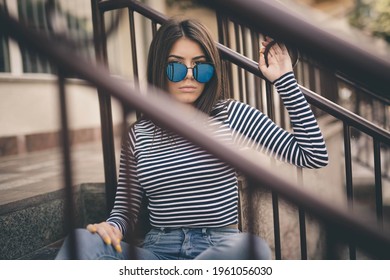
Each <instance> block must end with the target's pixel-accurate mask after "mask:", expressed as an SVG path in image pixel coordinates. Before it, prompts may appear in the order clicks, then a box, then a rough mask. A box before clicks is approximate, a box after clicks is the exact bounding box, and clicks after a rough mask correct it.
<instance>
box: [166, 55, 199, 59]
mask: <svg viewBox="0 0 390 280" xmlns="http://www.w3.org/2000/svg"><path fill="white" fill-rule="evenodd" d="M170 57H173V58H177V59H184V57H182V56H178V55H174V54H171V55H169V56H168V58H170ZM200 58H206V56H205V55H199V56H195V57H193V58H192V60H197V59H200Z"/></svg>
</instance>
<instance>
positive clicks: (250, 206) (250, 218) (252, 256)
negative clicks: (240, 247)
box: [246, 178, 256, 260]
mask: <svg viewBox="0 0 390 280" xmlns="http://www.w3.org/2000/svg"><path fill="white" fill-rule="evenodd" d="M255 184H256V181H255V180H253V179H252V178H248V187H247V199H246V200H247V203H248V205H247V207H248V209H249V211H248V217H247V219H248V221H249V222H248V232H249V233H250V238H249V240H248V242H249V259H251V260H254V259H256V256H255V250H254V248H255V240H254V233H255V231H254V227H253V222H254V219H255V218H256V217H255V215H254V205H253V199H254V190H255V187H254V186H255Z"/></svg>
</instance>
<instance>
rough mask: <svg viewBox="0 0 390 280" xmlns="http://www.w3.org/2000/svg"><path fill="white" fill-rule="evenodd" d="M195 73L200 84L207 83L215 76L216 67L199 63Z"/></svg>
mask: <svg viewBox="0 0 390 280" xmlns="http://www.w3.org/2000/svg"><path fill="white" fill-rule="evenodd" d="M193 71H194V72H193V73H194V78H195V80H197V81H198V82H199V83H207V82H208V81H210V80H211V78H212V77H213V75H214V66H213V65H211V64H208V63H199V64H197V65H196V66H195V67H194V69H193Z"/></svg>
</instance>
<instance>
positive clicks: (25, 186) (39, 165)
mask: <svg viewBox="0 0 390 280" xmlns="http://www.w3.org/2000/svg"><path fill="white" fill-rule="evenodd" d="M71 149H72V152H71V160H72V169H73V174H72V176H73V178H72V185H77V184H80V183H96V182H104V170H103V154H102V148H101V142H92V143H86V144H78V145H77V146H74V147H72V148H71ZM118 156H119V154H117V157H118ZM62 174H63V166H62V150H61V148H58V149H53V150H45V151H42V152H34V153H29V154H25V155H19V156H9V157H2V158H0V208H1V207H2V206H4V205H7V204H10V203H12V202H16V201H20V200H23V199H27V198H31V197H34V196H37V195H41V194H45V193H48V192H52V191H55V190H59V189H61V188H63V187H64V184H65V183H64V178H63V176H62Z"/></svg>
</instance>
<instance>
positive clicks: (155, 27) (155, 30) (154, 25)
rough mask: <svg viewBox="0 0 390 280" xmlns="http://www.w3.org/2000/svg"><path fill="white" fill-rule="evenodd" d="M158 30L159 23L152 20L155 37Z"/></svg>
mask: <svg viewBox="0 0 390 280" xmlns="http://www.w3.org/2000/svg"><path fill="white" fill-rule="evenodd" d="M156 32H157V23H156V22H155V21H152V36H153V37H154V36H155V35H156Z"/></svg>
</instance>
